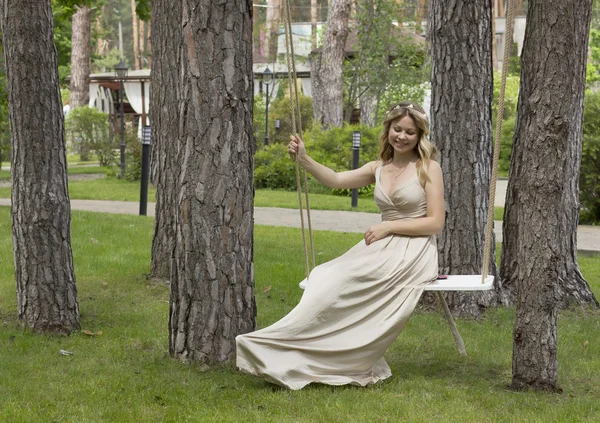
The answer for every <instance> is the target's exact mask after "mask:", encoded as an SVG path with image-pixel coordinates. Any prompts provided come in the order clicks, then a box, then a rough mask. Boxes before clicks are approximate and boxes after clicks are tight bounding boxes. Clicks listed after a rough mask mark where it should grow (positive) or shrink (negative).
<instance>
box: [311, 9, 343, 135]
mask: <svg viewBox="0 0 600 423" xmlns="http://www.w3.org/2000/svg"><path fill="white" fill-rule="evenodd" d="M351 3H352V1H351V0H330V1H329V13H328V15H327V29H326V30H325V40H324V42H323V49H322V50H321V53H320V54H315V55H313V57H312V58H311V75H312V78H313V79H312V84H313V113H314V120H315V122H318V123H319V124H321V126H322V127H323V128H329V127H339V126H342V123H343V122H344V101H343V100H344V79H343V75H342V73H343V65H344V48H345V45H346V38H347V37H348V19H349V18H350V5H351Z"/></svg>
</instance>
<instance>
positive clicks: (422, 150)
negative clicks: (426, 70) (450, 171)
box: [379, 101, 439, 186]
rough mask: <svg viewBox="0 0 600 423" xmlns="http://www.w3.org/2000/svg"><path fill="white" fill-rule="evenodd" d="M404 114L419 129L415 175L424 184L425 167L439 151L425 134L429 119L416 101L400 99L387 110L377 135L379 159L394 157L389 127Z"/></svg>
mask: <svg viewBox="0 0 600 423" xmlns="http://www.w3.org/2000/svg"><path fill="white" fill-rule="evenodd" d="M405 116H409V117H410V118H411V119H412V120H413V122H414V123H415V126H416V127H417V129H418V131H419V141H418V142H417V146H416V147H415V152H416V153H417V156H419V160H417V164H416V166H417V175H418V176H419V181H420V182H421V185H423V186H424V185H425V183H426V182H427V181H429V176H428V175H427V168H428V166H429V161H430V160H435V161H437V160H438V156H439V152H438V149H437V148H435V146H434V145H433V144H432V143H430V142H429V140H428V139H427V136H428V135H429V121H428V120H427V115H426V114H425V110H423V108H422V107H421V106H419V105H418V104H416V103H412V102H410V101H402V102H400V103H398V104H396V105H394V106H392V107H390V109H389V110H388V111H387V113H386V115H385V118H384V119H383V131H382V132H381V135H380V136H379V160H381V162H382V163H383V164H386V163H389V162H390V161H391V160H392V159H393V158H394V149H393V148H392V146H391V145H390V143H389V142H388V137H389V133H390V127H391V126H392V123H393V122H394V121H395V120H397V119H399V118H403V117H405Z"/></svg>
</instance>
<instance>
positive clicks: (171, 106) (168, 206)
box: [150, 0, 184, 280]
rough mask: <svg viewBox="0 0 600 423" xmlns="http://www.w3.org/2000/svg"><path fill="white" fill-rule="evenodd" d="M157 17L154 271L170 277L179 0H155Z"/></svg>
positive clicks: (152, 116)
mask: <svg viewBox="0 0 600 423" xmlns="http://www.w3.org/2000/svg"><path fill="white" fill-rule="evenodd" d="M152 21H153V22H154V34H153V50H154V54H155V58H154V63H153V66H152V74H151V78H152V80H151V87H152V94H153V95H152V96H150V122H152V165H151V166H150V168H151V169H152V183H153V184H154V186H155V187H156V207H155V219H154V237H153V239H152V260H151V264H150V276H151V277H153V278H157V279H163V280H164V279H169V278H170V276H171V261H172V260H173V255H174V248H175V201H176V198H177V188H176V183H177V180H176V176H177V175H178V174H179V171H178V163H177V154H178V151H179V118H180V113H183V110H184V109H183V108H182V106H183V104H180V102H179V100H180V98H181V89H180V81H179V78H180V69H179V66H174V64H176V63H181V55H182V45H183V38H182V27H181V25H182V6H181V0H178V1H172V0H152Z"/></svg>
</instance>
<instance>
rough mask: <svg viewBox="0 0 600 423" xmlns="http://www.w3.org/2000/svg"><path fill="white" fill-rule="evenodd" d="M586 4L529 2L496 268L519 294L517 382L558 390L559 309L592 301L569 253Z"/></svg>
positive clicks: (575, 208)
mask: <svg viewBox="0 0 600 423" xmlns="http://www.w3.org/2000/svg"><path fill="white" fill-rule="evenodd" d="M590 10H591V0H583V1H580V0H544V1H542V0H530V1H529V8H528V13H527V28H526V31H525V40H524V44H523V54H522V56H521V87H520V91H519V104H518V113H517V122H516V128H515V136H514V139H513V153H512V157H511V165H510V178H509V182H508V191H507V193H508V196H507V202H506V211H505V217H504V228H503V239H504V241H503V245H504V246H503V250H502V269H501V276H502V278H503V281H504V283H505V286H507V287H509V289H510V293H514V292H516V305H517V316H516V319H515V326H514V335H513V337H514V343H513V380H512V386H513V388H516V389H519V388H528V387H532V388H536V389H544V390H546V389H548V390H554V389H556V382H557V357H556V352H557V316H558V310H559V307H560V306H566V305H568V303H569V302H575V303H580V304H591V305H596V306H597V305H598V303H597V302H596V300H595V298H594V296H593V294H592V292H591V291H590V289H589V287H588V286H587V283H586V282H585V280H584V279H583V277H582V275H581V273H580V271H579V267H578V265H577V256H576V254H577V251H576V248H577V238H576V236H577V223H578V216H579V199H578V195H577V193H578V192H579V182H578V181H579V170H580V169H579V166H580V162H579V161H580V157H581V138H582V124H583V94H584V90H585V66H586V58H587V45H588V31H589V23H590Z"/></svg>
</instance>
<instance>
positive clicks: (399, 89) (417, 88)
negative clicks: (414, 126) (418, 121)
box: [375, 81, 430, 123]
mask: <svg viewBox="0 0 600 423" xmlns="http://www.w3.org/2000/svg"><path fill="white" fill-rule="evenodd" d="M429 88H430V84H429V83H422V84H418V85H408V84H401V83H397V82H395V81H393V82H392V83H390V84H389V85H388V87H387V89H386V90H385V91H383V92H382V93H381V95H380V98H379V103H378V105H377V115H376V119H375V121H376V122H378V123H381V121H382V120H383V117H384V116H385V113H386V112H387V110H388V108H389V107H390V106H391V105H392V104H396V103H399V102H401V101H405V100H406V101H413V102H415V103H417V104H423V100H424V98H425V90H427V89H429Z"/></svg>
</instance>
